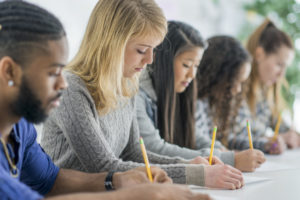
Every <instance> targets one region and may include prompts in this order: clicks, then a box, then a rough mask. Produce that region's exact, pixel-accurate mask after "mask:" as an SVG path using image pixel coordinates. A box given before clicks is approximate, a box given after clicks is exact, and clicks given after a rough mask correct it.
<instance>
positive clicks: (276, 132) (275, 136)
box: [273, 113, 281, 141]
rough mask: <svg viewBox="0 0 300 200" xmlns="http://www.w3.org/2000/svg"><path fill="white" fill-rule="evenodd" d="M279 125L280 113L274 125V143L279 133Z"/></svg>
mask: <svg viewBox="0 0 300 200" xmlns="http://www.w3.org/2000/svg"><path fill="white" fill-rule="evenodd" d="M280 123H281V113H280V114H279V115H278V120H277V123H276V127H275V131H274V136H273V140H274V141H275V140H277V137H278V133H279V128H280Z"/></svg>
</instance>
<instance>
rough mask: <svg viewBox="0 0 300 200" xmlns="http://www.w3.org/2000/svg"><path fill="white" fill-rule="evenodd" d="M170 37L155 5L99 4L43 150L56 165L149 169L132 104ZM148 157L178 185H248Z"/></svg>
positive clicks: (226, 172)
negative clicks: (156, 51) (140, 77)
mask: <svg viewBox="0 0 300 200" xmlns="http://www.w3.org/2000/svg"><path fill="white" fill-rule="evenodd" d="M166 32H167V23H166V19H165V17H164V15H163V13H162V11H161V10H160V8H159V7H158V6H157V5H156V4H155V3H154V1H152V0H122V1H120V0H100V1H98V3H97V5H96V7H95V8H94V10H93V12H92V15H91V17H90V20H89V23H88V26H87V30H86V33H85V36H84V38H83V41H82V44H81V47H80V50H79V52H78V53H77V55H76V56H75V58H74V59H73V61H72V62H71V63H70V64H69V65H68V66H67V72H65V75H66V78H67V80H68V83H69V88H68V89H67V90H66V91H65V93H64V95H63V100H62V102H61V107H60V109H57V110H55V111H54V112H53V113H52V114H51V115H50V118H49V120H48V121H47V122H46V124H45V126H44V131H43V132H44V134H43V136H42V145H43V147H44V149H45V150H46V151H47V152H48V153H49V155H50V156H51V157H52V159H53V160H54V161H55V163H56V164H57V165H59V166H61V167H65V168H73V169H78V170H82V171H86V172H99V171H125V170H128V169H132V168H135V167H138V166H143V157H142V153H141V150H140V147H139V143H138V139H139V129H138V124H137V119H136V115H135V99H134V98H133V97H134V95H135V94H136V93H137V89H138V72H140V71H142V70H143V69H144V68H145V66H146V65H147V64H150V63H152V59H153V49H154V48H155V47H156V46H157V45H158V44H159V43H160V42H161V41H162V40H163V38H164V36H165V34H166ZM148 157H149V160H150V162H151V163H153V164H162V165H160V166H161V167H162V168H163V169H164V170H166V171H167V173H168V175H169V176H170V177H171V178H172V179H173V181H174V182H176V183H187V184H195V185H201V186H208V187H220V188H228V189H235V188H239V187H241V186H242V184H243V178H242V174H241V172H240V171H238V170H236V169H234V168H232V167H230V166H227V165H214V166H207V165H206V166H204V165H199V164H197V165H196V164H193V165H187V163H207V161H206V160H205V159H203V158H201V157H196V158H195V159H194V160H192V161H188V160H183V159H180V158H170V157H164V156H160V155H157V154H154V153H151V152H148ZM215 160H217V159H215ZM216 162H217V161H216ZM204 170H205V174H204Z"/></svg>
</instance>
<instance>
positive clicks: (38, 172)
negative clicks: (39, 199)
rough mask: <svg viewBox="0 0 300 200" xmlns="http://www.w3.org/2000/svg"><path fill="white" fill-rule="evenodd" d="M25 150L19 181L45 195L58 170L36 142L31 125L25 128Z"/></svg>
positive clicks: (34, 131) (51, 185) (50, 187)
mask: <svg viewBox="0 0 300 200" xmlns="http://www.w3.org/2000/svg"><path fill="white" fill-rule="evenodd" d="M26 129H27V131H26V134H27V136H26V138H27V139H26V140H27V142H26V147H25V148H26V149H25V155H24V160H23V167H22V173H21V181H22V182H24V183H25V184H26V185H28V186H30V187H31V188H32V189H33V190H35V191H38V192H39V193H40V194H42V195H45V194H47V193H49V192H50V190H51V189H52V187H53V185H54V182H55V180H56V177H57V174H58V171H59V168H58V167H57V166H55V165H54V163H53V162H52V161H51V159H50V157H49V156H48V155H47V154H46V153H45V152H44V150H43V149H42V148H41V147H40V145H39V144H38V143H37V142H36V135H37V134H36V130H35V128H34V127H33V125H31V124H28V125H27V127H26Z"/></svg>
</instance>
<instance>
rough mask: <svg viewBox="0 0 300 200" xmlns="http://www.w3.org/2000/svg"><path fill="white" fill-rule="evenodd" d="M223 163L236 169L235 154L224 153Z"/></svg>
mask: <svg viewBox="0 0 300 200" xmlns="http://www.w3.org/2000/svg"><path fill="white" fill-rule="evenodd" d="M220 159H221V161H223V162H224V163H225V164H227V165H231V166H233V167H234V164H235V163H234V152H233V151H228V152H222V153H221V156H220Z"/></svg>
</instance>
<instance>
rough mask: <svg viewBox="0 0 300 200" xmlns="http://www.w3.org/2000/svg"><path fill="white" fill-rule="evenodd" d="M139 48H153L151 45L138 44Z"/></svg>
mask: <svg viewBox="0 0 300 200" xmlns="http://www.w3.org/2000/svg"><path fill="white" fill-rule="evenodd" d="M138 45H139V46H144V47H149V48H153V47H152V46H151V45H147V44H138Z"/></svg>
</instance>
